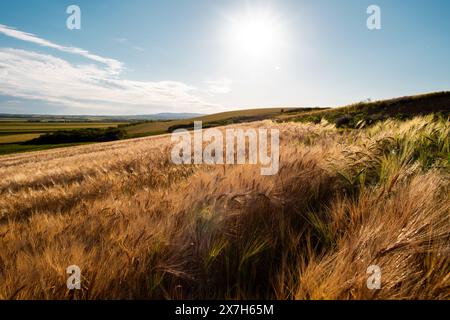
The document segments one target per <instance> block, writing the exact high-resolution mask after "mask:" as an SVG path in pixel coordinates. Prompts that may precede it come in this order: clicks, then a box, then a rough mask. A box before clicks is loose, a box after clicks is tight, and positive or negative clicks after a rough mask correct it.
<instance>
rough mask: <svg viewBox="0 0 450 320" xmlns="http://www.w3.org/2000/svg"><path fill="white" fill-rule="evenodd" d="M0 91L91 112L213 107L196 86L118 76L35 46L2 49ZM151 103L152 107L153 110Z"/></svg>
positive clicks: (0, 57)
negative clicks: (118, 77)
mask: <svg viewBox="0 0 450 320" xmlns="http://www.w3.org/2000/svg"><path fill="white" fill-rule="evenodd" d="M0 70H6V72H7V73H8V76H7V77H0V94H1V95H6V96H12V97H17V98H25V99H32V100H41V101H46V102H49V103H53V104H61V105H64V106H68V107H75V108H84V109H89V111H87V112H88V113H96V112H97V113H98V112H100V113H105V112H113V113H123V111H124V110H125V109H126V110H132V112H151V113H153V112H161V111H189V112H190V111H192V110H196V111H199V110H202V111H205V110H208V109H211V108H213V107H214V106H213V105H211V104H208V103H205V102H204V101H202V100H201V99H200V98H198V97H196V96H194V95H193V92H195V90H196V88H194V87H191V86H188V85H186V84H184V83H181V82H176V81H159V82H143V81H132V80H125V79H117V77H115V76H113V75H112V74H111V73H110V72H109V70H105V69H102V68H99V67H98V66H96V65H92V64H91V65H73V64H71V63H69V62H67V61H65V60H63V59H60V58H57V57H54V56H51V55H47V54H42V53H36V52H32V51H25V50H19V49H12V48H0ZM149 108H150V110H149Z"/></svg>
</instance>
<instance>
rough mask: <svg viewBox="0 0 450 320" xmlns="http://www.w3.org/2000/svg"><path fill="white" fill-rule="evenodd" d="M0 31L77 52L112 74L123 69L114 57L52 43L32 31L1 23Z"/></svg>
mask: <svg viewBox="0 0 450 320" xmlns="http://www.w3.org/2000/svg"><path fill="white" fill-rule="evenodd" d="M0 33H2V34H4V35H6V36H8V37H12V38H15V39H18V40H22V41H27V42H31V43H34V44H37V45H40V46H43V47H48V48H52V49H56V50H59V51H61V52H66V53H72V54H77V55H80V56H83V57H85V58H87V59H90V60H92V61H96V62H100V63H103V64H105V65H107V66H108V68H109V71H110V72H111V73H114V74H118V73H120V71H121V70H122V69H123V64H122V63H121V62H120V61H117V60H115V59H110V58H104V57H101V56H98V55H95V54H92V53H90V52H89V51H87V50H84V49H81V48H77V47H67V46H62V45H59V44H56V43H53V42H51V41H48V40H45V39H42V38H39V37H37V36H36V35H34V34H32V33H28V32H24V31H20V30H17V29H15V28H11V27H8V26H5V25H3V24H0Z"/></svg>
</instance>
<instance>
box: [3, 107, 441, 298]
mask: <svg viewBox="0 0 450 320" xmlns="http://www.w3.org/2000/svg"><path fill="white" fill-rule="evenodd" d="M237 126H241V127H252V128H257V127H264V128H278V129H279V130H280V169H279V172H278V174H277V175H273V176H261V175H260V168H259V166H258V165H175V164H173V163H172V162H171V160H170V150H171V147H172V142H171V141H170V135H163V136H155V137H147V138H139V139H132V140H123V141H118V142H108V143H100V144H94V145H85V146H77V147H71V148H61V149H55V150H46V151H41V152H34V153H25V154H17V155H8V156H1V157H0V175H1V177H2V179H1V180H0V194H1V196H0V248H1V250H0V299H136V298H139V299H262V298H270V299H449V298H450V256H449V252H450V215H449V211H450V199H449V173H450V172H449V162H450V156H449V131H450V130H449V129H450V126H449V122H448V121H447V119H443V118H442V117H441V118H439V117H437V116H433V115H430V116H426V117H416V118H414V119H411V120H406V121H400V120H386V121H383V122H379V123H377V124H375V125H373V126H371V127H367V128H364V129H355V130H347V129H337V128H336V127H335V125H332V124H328V123H327V122H326V121H324V120H322V122H321V123H318V124H311V123H275V122H272V121H270V120H265V121H261V122H253V123H248V124H241V125H237ZM69 265H78V266H79V267H80V268H81V274H82V280H81V285H82V288H81V290H68V288H67V286H66V280H67V277H68V275H67V274H66V268H67V267H68V266H69ZM370 265H378V266H379V267H380V268H381V270H382V283H381V289H380V290H370V289H368V287H367V283H366V281H367V278H368V275H367V268H368V267H369V266H370Z"/></svg>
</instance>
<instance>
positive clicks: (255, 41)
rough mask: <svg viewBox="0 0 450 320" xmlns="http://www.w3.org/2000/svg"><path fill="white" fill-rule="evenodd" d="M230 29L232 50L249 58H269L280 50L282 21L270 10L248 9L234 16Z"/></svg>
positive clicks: (282, 36)
mask: <svg viewBox="0 0 450 320" xmlns="http://www.w3.org/2000/svg"><path fill="white" fill-rule="evenodd" d="M229 20H230V27H229V29H228V36H227V38H228V42H229V45H230V47H231V50H232V51H233V52H234V53H235V54H237V55H239V56H241V57H243V58H247V59H248V60H250V59H252V60H254V59H256V60H261V59H265V58H269V57H271V56H273V55H274V54H276V53H277V51H279V50H280V48H281V46H282V43H283V40H284V32H283V28H282V21H281V19H279V18H278V17H277V16H276V15H275V14H274V13H272V12H271V11H269V10H247V11H246V12H245V13H241V14H237V15H234V16H232V17H231V18H230V19H229Z"/></svg>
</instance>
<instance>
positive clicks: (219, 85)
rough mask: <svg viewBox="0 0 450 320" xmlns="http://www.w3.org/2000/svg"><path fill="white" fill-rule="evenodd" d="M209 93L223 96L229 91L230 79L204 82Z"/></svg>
mask: <svg viewBox="0 0 450 320" xmlns="http://www.w3.org/2000/svg"><path fill="white" fill-rule="evenodd" d="M205 83H206V85H207V86H208V91H209V93H212V94H225V93H229V92H230V91H231V84H232V81H231V80H230V79H219V80H213V81H206V82H205Z"/></svg>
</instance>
